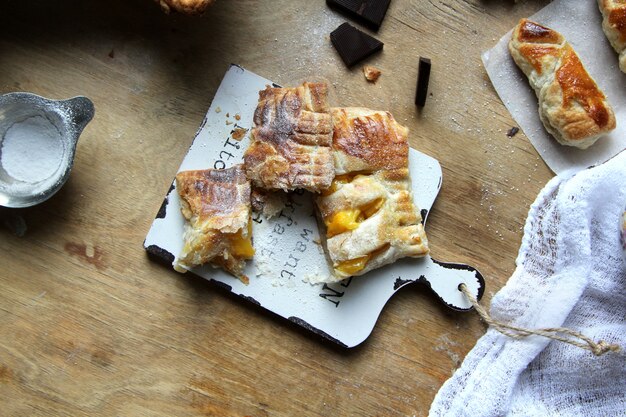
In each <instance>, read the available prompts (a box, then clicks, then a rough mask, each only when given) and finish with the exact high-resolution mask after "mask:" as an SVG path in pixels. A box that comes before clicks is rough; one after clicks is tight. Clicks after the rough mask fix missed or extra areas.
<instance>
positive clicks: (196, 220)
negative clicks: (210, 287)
mask: <svg viewBox="0 0 626 417" xmlns="http://www.w3.org/2000/svg"><path fill="white" fill-rule="evenodd" d="M176 189H177V191H178V195H179V196H180V202H181V211H182V214H183V216H184V217H185V220H187V222H186V223H185V231H184V235H183V241H184V243H183V249H182V251H181V253H180V255H179V256H178V258H177V260H176V264H175V265H174V269H176V270H177V271H179V272H185V271H186V270H187V269H188V268H191V267H194V266H197V265H202V264H205V263H210V264H211V265H213V266H218V267H222V268H223V269H224V270H226V271H228V272H229V273H231V274H233V275H235V276H236V277H238V278H239V279H240V280H242V281H243V282H244V283H246V284H247V283H248V278H247V277H246V276H245V275H244V274H243V270H244V268H245V263H246V260H248V259H251V258H252V256H253V255H254V249H253V247H252V240H251V239H252V229H251V224H252V223H251V210H250V182H249V181H248V180H247V179H246V175H245V171H244V169H243V166H242V165H235V166H233V167H232V168H228V169H220V170H218V169H207V170H197V171H182V172H179V173H178V174H177V175H176Z"/></svg>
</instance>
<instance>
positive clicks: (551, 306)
mask: <svg viewBox="0 0 626 417" xmlns="http://www.w3.org/2000/svg"><path fill="white" fill-rule="evenodd" d="M625 206H626V151H622V152H621V153H619V154H618V155H616V156H615V157H613V158H612V159H610V160H608V161H607V162H605V163H604V164H602V165H599V166H597V167H593V168H589V169H585V170H583V171H579V172H578V173H576V174H574V173H573V172H572V171H568V172H565V173H562V174H561V175H559V176H556V177H554V178H553V179H552V180H550V182H548V184H547V185H546V186H545V187H544V188H543V190H542V191H541V192H540V193H539V196H538V197H537V199H536V201H535V202H534V203H533V205H532V206H531V208H530V211H529V214H528V218H527V220H526V225H525V228H524V237H523V239H522V244H521V247H520V251H519V255H518V257H517V260H516V265H517V267H516V269H515V271H514V273H513V275H512V276H511V277H510V279H509V281H508V282H507V284H506V285H505V286H504V287H503V288H502V289H501V290H500V291H499V292H498V293H497V294H496V295H495V296H494V297H493V299H492V302H491V311H490V312H491V316H492V317H493V318H494V319H498V320H501V321H505V322H510V323H512V324H514V325H517V326H520V327H526V328H546V327H567V328H571V329H574V330H576V331H579V332H581V333H583V334H585V335H587V336H589V337H591V338H592V339H593V340H595V341H598V340H605V341H606V342H608V343H617V344H619V345H621V346H622V351H621V352H618V353H615V352H609V353H607V354H605V355H603V356H600V357H596V356H594V355H593V354H592V353H591V352H589V351H587V350H583V349H580V348H578V347H575V346H571V345H569V344H566V343H562V342H556V341H551V340H550V339H547V338H543V337H539V336H530V337H528V338H526V339H522V340H514V339H510V338H507V337H506V336H504V335H502V334H500V333H498V332H497V331H495V330H493V329H489V330H487V332H486V334H485V335H484V336H483V337H481V338H480V339H479V340H478V342H477V343H476V346H475V347H474V348H473V349H472V350H471V351H470V352H469V353H468V355H467V357H466V358H465V360H464V361H463V364H462V365H461V367H460V368H459V369H458V370H457V371H456V372H455V373H454V375H453V376H452V377H451V378H450V379H449V380H448V381H447V382H446V383H445V384H444V385H443V386H442V388H441V389H440V390H439V392H438V393H437V395H436V397H435V399H434V401H433V403H432V405H431V408H430V415H431V416H473V417H478V416H505V415H508V416H518V415H519V416H521V415H523V416H551V415H559V416H563V415H565V416H616V415H625V412H626V395H625V393H626V353H625V352H624V348H626V260H625V258H624V257H623V256H622V246H621V242H620V234H621V219H622V214H623V212H624V209H625Z"/></svg>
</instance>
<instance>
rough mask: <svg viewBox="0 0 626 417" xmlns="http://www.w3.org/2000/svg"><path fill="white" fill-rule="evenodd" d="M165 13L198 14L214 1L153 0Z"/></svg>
mask: <svg viewBox="0 0 626 417" xmlns="http://www.w3.org/2000/svg"><path fill="white" fill-rule="evenodd" d="M155 1H156V2H157V3H159V5H161V8H162V9H163V11H164V12H165V13H169V12H170V11H171V10H175V11H177V12H180V13H185V14H199V13H202V12H204V10H205V9H206V8H207V7H209V6H210V5H211V4H213V2H214V1H215V0H155Z"/></svg>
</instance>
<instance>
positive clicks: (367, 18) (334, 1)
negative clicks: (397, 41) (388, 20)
mask: <svg viewBox="0 0 626 417" xmlns="http://www.w3.org/2000/svg"><path fill="white" fill-rule="evenodd" d="M390 2H391V0H326V4H328V6H330V7H332V8H334V9H337V10H339V11H341V12H344V13H345V14H347V15H348V16H350V17H352V18H354V19H355V20H357V21H359V23H362V24H364V25H365V26H367V27H369V28H370V29H373V30H378V28H379V27H380V25H381V23H382V22H383V19H384V18H385V14H386V13H387V9H388V8H389V3H390Z"/></svg>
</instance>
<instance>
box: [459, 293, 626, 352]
mask: <svg viewBox="0 0 626 417" xmlns="http://www.w3.org/2000/svg"><path fill="white" fill-rule="evenodd" d="M459 291H461V292H462V293H463V294H464V295H465V296H466V297H467V299H468V300H469V302H470V303H471V304H472V306H473V307H474V309H475V310H476V312H477V313H478V315H479V316H480V317H481V318H482V319H483V320H484V321H485V323H487V324H488V325H489V326H490V327H493V328H494V329H495V330H497V331H499V332H500V333H502V334H503V335H505V336H508V337H511V338H513V339H518V340H519V339H523V338H525V337H528V336H531V335H536V336H543V337H547V338H548V339H552V340H558V341H559V342H564V343H569V344H570V345H573V346H577V347H579V348H582V349H586V350H589V351H591V352H592V353H593V354H594V355H596V356H602V355H604V354H605V353H608V352H619V351H621V349H622V348H621V346H620V345H618V344H615V343H608V342H606V341H604V340H600V341H598V342H595V341H594V340H593V339H591V338H590V337H588V336H585V335H584V334H582V333H580V332H577V331H575V330H572V329H568V328H566V327H551V328H546V329H526V328H524V327H517V326H513V325H511V324H508V323H504V322H502V321H499V320H496V319H494V318H493V317H491V316H490V315H489V313H488V312H487V310H485V308H484V307H483V306H481V305H480V304H478V300H476V298H475V297H474V295H472V293H471V292H470V291H469V289H468V288H467V285H465V284H460V285H459Z"/></svg>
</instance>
